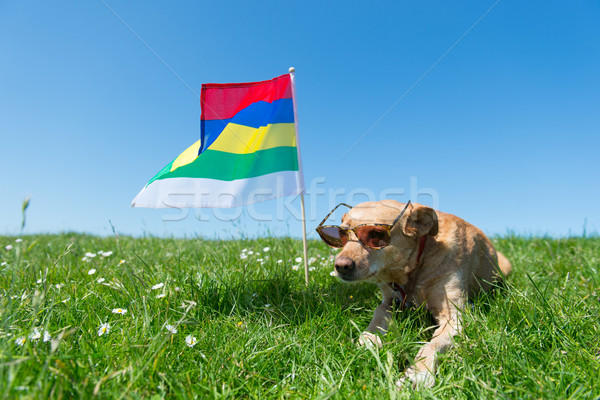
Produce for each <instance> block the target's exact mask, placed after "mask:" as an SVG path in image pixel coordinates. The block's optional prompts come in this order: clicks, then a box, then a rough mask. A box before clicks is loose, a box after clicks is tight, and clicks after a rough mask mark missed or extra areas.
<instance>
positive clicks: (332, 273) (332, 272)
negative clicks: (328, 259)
mask: <svg viewBox="0 0 600 400" xmlns="http://www.w3.org/2000/svg"><path fill="white" fill-rule="evenodd" d="M329 275H331V276H337V272H335V271H331V272H330V273H329Z"/></svg>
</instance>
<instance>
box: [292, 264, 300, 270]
mask: <svg viewBox="0 0 600 400" xmlns="http://www.w3.org/2000/svg"><path fill="white" fill-rule="evenodd" d="M299 268H300V266H299V265H293V266H292V269H293V270H294V271H298V269H299Z"/></svg>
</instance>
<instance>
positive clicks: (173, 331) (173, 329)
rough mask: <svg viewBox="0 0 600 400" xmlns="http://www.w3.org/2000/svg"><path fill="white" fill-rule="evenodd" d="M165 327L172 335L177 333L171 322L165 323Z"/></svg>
mask: <svg viewBox="0 0 600 400" xmlns="http://www.w3.org/2000/svg"><path fill="white" fill-rule="evenodd" d="M165 329H166V330H168V331H169V332H171V333H172V334H173V335H174V334H176V333H177V328H175V327H174V326H173V325H171V324H168V325H165Z"/></svg>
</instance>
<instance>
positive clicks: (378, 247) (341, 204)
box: [315, 200, 410, 250]
mask: <svg viewBox="0 0 600 400" xmlns="http://www.w3.org/2000/svg"><path fill="white" fill-rule="evenodd" d="M409 205H410V200H409V201H408V203H406V205H405V206H404V208H403V209H402V211H401V212H400V215H398V217H397V218H396V219H395V220H394V222H392V223H391V224H378V223H374V224H360V225H356V226H355V227H354V228H349V229H346V228H342V227H341V226H339V225H323V224H324V223H325V221H327V218H329V217H330V216H331V214H333V212H334V211H335V210H337V208H338V207H340V206H346V207H348V208H352V206H349V205H348V204H346V203H340V204H338V205H337V206H335V207H334V208H333V210H331V212H330V213H329V214H327V216H326V217H325V218H323V220H322V221H321V223H320V224H319V226H317V227H316V229H315V230H316V231H317V233H318V234H319V236H320V237H321V239H322V240H323V241H324V242H325V244H327V245H328V246H329V247H333V248H335V249H339V248H342V247H344V246H343V245H342V246H339V247H338V246H332V245H330V244H329V243H327V241H326V240H325V239H324V238H323V234H322V233H321V231H322V230H323V229H324V228H338V229H339V230H340V231H346V233H347V232H349V231H352V232H354V235H355V236H356V238H357V239H358V241H359V242H360V244H361V245H363V246H364V247H368V248H370V249H375V250H379V249H383V248H384V247H387V246H389V243H388V244H386V245H385V246H369V245H367V244H365V243H363V241H362V240H360V238H359V237H358V234H357V233H356V229H357V228H360V227H361V226H379V227H383V228H386V229H387V231H388V234H389V235H390V238H391V236H392V235H391V232H392V229H394V226H396V223H397V222H398V221H400V218H402V216H403V215H404V212H405V211H406V209H407V208H408V206H409ZM340 240H341V236H340Z"/></svg>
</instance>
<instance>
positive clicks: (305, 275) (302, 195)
mask: <svg viewBox="0 0 600 400" xmlns="http://www.w3.org/2000/svg"><path fill="white" fill-rule="evenodd" d="M289 72H290V79H291V81H292V97H293V100H294V127H295V128H296V148H297V149H298V170H299V171H300V179H301V183H302V188H303V189H304V191H306V189H305V187H304V172H303V171H302V159H301V158H300V140H299V138H298V113H297V111H296V81H295V79H294V78H295V77H294V72H296V69H295V68H294V67H290V69H289ZM300 208H301V211H302V245H303V247H304V279H305V281H306V284H307V285H308V243H307V241H306V212H305V210H304V192H302V193H301V194H300Z"/></svg>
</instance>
